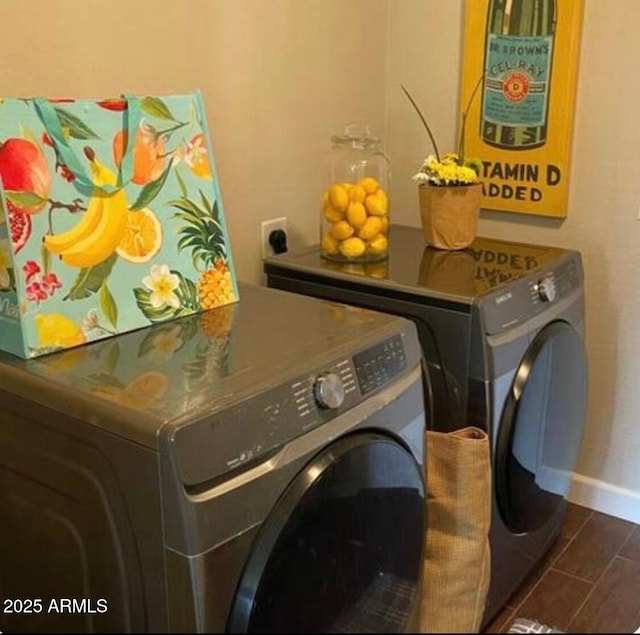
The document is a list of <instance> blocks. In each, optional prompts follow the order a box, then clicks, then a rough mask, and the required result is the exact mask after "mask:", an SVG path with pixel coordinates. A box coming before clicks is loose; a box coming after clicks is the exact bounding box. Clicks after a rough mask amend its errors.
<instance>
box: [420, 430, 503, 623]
mask: <svg viewBox="0 0 640 635" xmlns="http://www.w3.org/2000/svg"><path fill="white" fill-rule="evenodd" d="M427 518H428V528H427V539H426V556H425V557H426V560H425V568H424V581H423V589H424V593H423V605H422V613H421V621H420V631H421V632H423V633H477V632H478V631H479V629H480V624H481V621H482V616H483V613H484V608H485V601H486V597H487V591H488V588H489V579H490V551H489V525H490V522H491V463H490V450H489V438H488V436H487V434H486V433H485V432H483V431H482V430H480V429H479V428H475V427H467V428H463V429H461V430H457V431H455V432H449V433H444V432H433V431H428V432H427Z"/></svg>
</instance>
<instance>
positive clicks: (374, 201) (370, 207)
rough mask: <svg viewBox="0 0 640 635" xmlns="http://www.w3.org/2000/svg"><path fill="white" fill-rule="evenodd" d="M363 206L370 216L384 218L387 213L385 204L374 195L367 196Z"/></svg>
mask: <svg viewBox="0 0 640 635" xmlns="http://www.w3.org/2000/svg"><path fill="white" fill-rule="evenodd" d="M364 206H365V208H366V210H367V213H368V214H371V215H372V216H384V215H385V214H386V213H387V207H386V205H385V202H384V200H383V199H381V198H380V197H378V196H376V195H375V194H369V196H367V198H366V199H365V201H364Z"/></svg>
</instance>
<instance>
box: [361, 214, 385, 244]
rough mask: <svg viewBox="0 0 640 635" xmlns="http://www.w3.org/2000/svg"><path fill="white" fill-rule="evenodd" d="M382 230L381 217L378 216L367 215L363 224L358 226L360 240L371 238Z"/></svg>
mask: <svg viewBox="0 0 640 635" xmlns="http://www.w3.org/2000/svg"><path fill="white" fill-rule="evenodd" d="M381 231H382V219H381V218H380V217H379V216H368V217H367V220H366V221H365V223H364V225H363V226H362V227H361V228H360V231H359V232H358V236H359V237H360V238H362V240H371V239H372V238H373V237H374V236H377V235H378V234H379V233H381Z"/></svg>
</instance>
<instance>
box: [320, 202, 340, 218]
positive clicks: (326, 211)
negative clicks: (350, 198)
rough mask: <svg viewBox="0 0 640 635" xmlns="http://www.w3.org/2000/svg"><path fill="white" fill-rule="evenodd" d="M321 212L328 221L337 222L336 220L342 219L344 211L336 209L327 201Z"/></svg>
mask: <svg viewBox="0 0 640 635" xmlns="http://www.w3.org/2000/svg"><path fill="white" fill-rule="evenodd" d="M322 213H323V215H324V217H325V218H326V219H327V220H328V221H329V222H330V223H337V222H338V221H340V220H343V219H344V213H343V212H341V211H340V210H338V209H336V208H335V207H334V206H333V205H331V203H327V204H326V205H325V206H324V208H323V210H322Z"/></svg>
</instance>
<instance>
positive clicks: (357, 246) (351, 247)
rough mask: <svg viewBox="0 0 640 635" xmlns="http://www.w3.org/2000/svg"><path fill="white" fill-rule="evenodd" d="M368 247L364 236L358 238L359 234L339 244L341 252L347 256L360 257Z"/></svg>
mask: <svg viewBox="0 0 640 635" xmlns="http://www.w3.org/2000/svg"><path fill="white" fill-rule="evenodd" d="M366 248H367V245H366V243H365V242H364V240H362V238H358V237H357V236H353V237H351V238H347V239H346V240H343V241H342V242H341V243H340V244H339V245H338V249H339V250H340V253H341V254H342V255H343V256H344V257H345V258H359V257H360V256H362V254H363V253H364V252H365V249H366Z"/></svg>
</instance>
